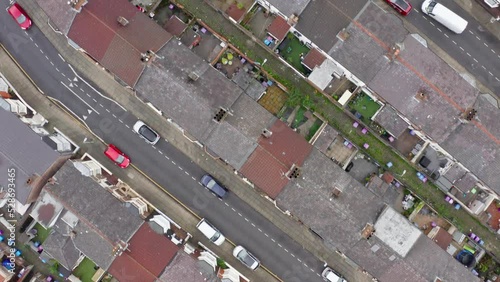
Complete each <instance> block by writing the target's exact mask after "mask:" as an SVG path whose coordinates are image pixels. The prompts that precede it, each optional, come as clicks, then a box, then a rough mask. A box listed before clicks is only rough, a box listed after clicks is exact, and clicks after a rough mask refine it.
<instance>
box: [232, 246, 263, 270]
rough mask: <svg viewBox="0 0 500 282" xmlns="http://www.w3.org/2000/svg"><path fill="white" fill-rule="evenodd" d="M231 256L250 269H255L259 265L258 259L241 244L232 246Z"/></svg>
mask: <svg viewBox="0 0 500 282" xmlns="http://www.w3.org/2000/svg"><path fill="white" fill-rule="evenodd" d="M233 256H234V257H235V258H237V259H238V260H239V261H240V262H241V263H243V264H244V265H245V266H246V267H248V268H250V269H251V270H256V269H257V267H259V265H260V262H259V260H258V259H257V258H256V257H255V256H254V255H252V254H251V253H250V252H249V251H247V250H246V249H245V248H243V247H242V246H236V247H235V248H234V250H233Z"/></svg>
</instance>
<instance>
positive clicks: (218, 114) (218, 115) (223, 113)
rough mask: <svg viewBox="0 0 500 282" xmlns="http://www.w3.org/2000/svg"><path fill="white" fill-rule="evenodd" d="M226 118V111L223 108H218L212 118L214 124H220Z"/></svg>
mask: <svg viewBox="0 0 500 282" xmlns="http://www.w3.org/2000/svg"><path fill="white" fill-rule="evenodd" d="M226 116H227V111H226V110H225V109H223V108H220V109H219V110H218V111H217V112H216V113H215V116H214V120H215V121H216V122H221V121H222V120H223V119H224V118H225V117H226Z"/></svg>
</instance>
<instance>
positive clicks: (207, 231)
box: [196, 218, 226, 246]
mask: <svg viewBox="0 0 500 282" xmlns="http://www.w3.org/2000/svg"><path fill="white" fill-rule="evenodd" d="M196 228H198V230H200V231H201V233H203V235H205V236H206V237H207V238H208V239H209V240H210V241H211V242H212V243H214V244H215V245H217V246H220V245H222V243H224V241H225V240H226V237H224V235H222V233H220V231H219V230H217V228H215V227H214V226H213V225H212V224H210V222H208V221H207V220H206V219H204V218H203V219H202V220H200V222H198V224H197V225H196Z"/></svg>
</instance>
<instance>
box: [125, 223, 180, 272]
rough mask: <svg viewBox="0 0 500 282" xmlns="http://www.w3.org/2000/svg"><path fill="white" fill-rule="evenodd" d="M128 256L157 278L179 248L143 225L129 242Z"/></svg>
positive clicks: (146, 224) (147, 225) (145, 224)
mask: <svg viewBox="0 0 500 282" xmlns="http://www.w3.org/2000/svg"><path fill="white" fill-rule="evenodd" d="M129 244H130V245H129V247H128V249H129V250H130V253H129V255H130V256H131V257H132V258H133V259H134V260H136V261H137V262H139V263H140V264H141V265H143V266H144V267H145V268H146V269H147V270H148V271H150V272H151V273H152V274H154V275H156V277H158V276H159V275H160V274H161V272H162V271H163V270H164V269H165V267H166V266H167V265H168V264H169V263H170V261H171V260H172V259H173V258H174V256H175V254H176V253H177V251H178V250H179V247H178V246H177V245H175V244H174V243H173V242H172V241H170V240H169V239H168V238H167V237H165V236H164V235H160V234H158V233H156V232H154V231H153V229H151V227H150V226H149V224H148V223H144V224H143V225H142V226H141V227H140V228H139V230H137V232H136V233H135V234H134V236H133V237H132V239H131V240H130V242H129Z"/></svg>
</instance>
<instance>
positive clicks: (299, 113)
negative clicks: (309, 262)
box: [292, 107, 307, 128]
mask: <svg viewBox="0 0 500 282" xmlns="http://www.w3.org/2000/svg"><path fill="white" fill-rule="evenodd" d="M306 111H307V109H306V108H304V107H300V108H299V109H298V110H297V112H296V113H295V118H294V119H293V123H292V127H293V128H297V127H298V126H299V125H300V123H301V122H303V121H304V119H305V116H304V113H305V112H306Z"/></svg>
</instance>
